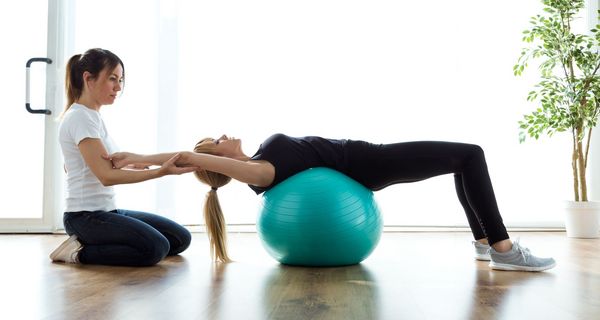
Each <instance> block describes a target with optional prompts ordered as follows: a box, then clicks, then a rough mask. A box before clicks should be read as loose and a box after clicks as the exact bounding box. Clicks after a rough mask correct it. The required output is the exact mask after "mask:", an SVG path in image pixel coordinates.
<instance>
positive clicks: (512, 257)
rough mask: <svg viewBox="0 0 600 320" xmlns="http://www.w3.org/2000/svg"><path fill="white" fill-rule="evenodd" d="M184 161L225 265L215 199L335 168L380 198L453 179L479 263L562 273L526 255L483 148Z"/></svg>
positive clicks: (277, 152)
mask: <svg viewBox="0 0 600 320" xmlns="http://www.w3.org/2000/svg"><path fill="white" fill-rule="evenodd" d="M180 154H181V157H180V158H179V159H178V160H177V162H176V164H177V165H178V166H194V167H199V168H201V169H202V170H198V171H196V176H197V177H198V178H199V179H200V180H201V181H202V182H204V183H206V184H208V185H209V186H210V187H211V190H210V191H209V193H208V195H207V199H206V204H205V219H206V224H207V229H208V234H209V238H210V242H211V252H212V254H213V256H214V257H215V258H216V259H217V260H220V261H229V257H228V256H227V251H226V246H225V222H224V219H223V214H222V212H221V208H220V205H219V202H218V198H217V196H216V191H217V189H218V188H220V187H221V186H223V185H225V184H227V183H228V182H229V181H230V180H231V178H233V179H236V180H239V181H240V182H243V183H247V184H248V185H249V187H250V188H251V189H252V190H254V191H255V192H256V193H257V194H260V193H262V192H265V191H267V190H269V189H270V188H272V187H274V186H275V185H277V184H278V183H280V182H282V181H284V180H285V179H287V178H288V177H290V176H292V175H294V174H296V173H299V172H301V171H304V170H306V169H309V168H312V167H328V168H331V169H334V170H337V171H339V172H341V173H344V174H345V175H347V176H349V177H350V178H352V179H354V180H356V181H358V182H359V183H361V184H363V185H364V186H365V187H367V188H369V189H371V190H373V191H377V190H381V189H383V188H385V187H387V186H389V185H392V184H396V183H405V182H415V181H420V180H424V179H427V178H431V177H434V176H438V175H442V174H448V173H453V174H454V181H455V186H456V191H457V194H458V199H459V201H460V203H461V204H462V206H463V208H464V210H465V213H466V215H467V219H468V221H469V225H470V227H471V231H472V233H473V236H474V237H475V240H476V241H473V245H474V247H475V250H476V258H477V259H478V260H491V262H490V267H492V268H493V269H499V270H519V271H543V270H547V269H550V268H552V267H554V266H555V261H554V259H552V258H539V257H536V256H533V255H532V254H531V253H530V252H529V250H528V249H527V248H525V247H523V246H521V245H520V244H519V243H518V242H512V241H511V240H510V239H509V236H508V233H507V231H506V228H505V226H504V224H503V222H502V217H501V216H500V212H499V210H498V206H497V204H496V198H495V195H494V190H493V188H492V183H491V181H490V177H489V174H488V170H487V164H486V161H485V156H484V153H483V150H482V149H481V148H480V147H479V146H477V145H472V144H464V143H453V142H433V141H422V142H405V143H394V144H372V143H369V142H364V141H356V140H346V139H344V140H336V139H325V138H321V137H301V138H295V137H289V136H286V135H283V134H275V135H273V136H271V137H269V138H268V139H267V140H266V141H264V142H263V143H262V144H261V145H260V147H259V148H258V151H257V152H256V153H255V154H254V155H253V156H251V157H250V156H247V155H246V154H245V153H244V152H243V151H242V148H241V141H240V140H239V139H234V138H229V137H227V136H225V135H223V136H221V137H220V138H218V139H213V138H206V139H203V140H201V141H200V142H198V143H197V144H196V146H195V148H194V152H181V153H180ZM173 155H174V154H173V153H164V154H156V155H139V154H134V153H127V152H119V153H115V154H112V155H111V156H110V157H109V158H110V160H112V162H113V166H114V167H115V168H122V167H125V166H127V165H132V164H147V163H151V164H157V165H159V164H162V163H164V162H165V160H167V159H169V158H171V157H172V156H173Z"/></svg>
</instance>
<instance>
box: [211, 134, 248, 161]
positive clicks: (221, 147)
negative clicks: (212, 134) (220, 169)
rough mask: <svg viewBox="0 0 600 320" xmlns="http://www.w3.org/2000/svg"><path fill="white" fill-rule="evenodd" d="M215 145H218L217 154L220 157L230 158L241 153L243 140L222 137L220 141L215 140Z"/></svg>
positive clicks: (216, 147)
mask: <svg viewBox="0 0 600 320" xmlns="http://www.w3.org/2000/svg"><path fill="white" fill-rule="evenodd" d="M214 143H215V145H216V146H215V153H216V154H218V155H222V156H226V157H230V156H235V155H238V154H239V152H241V146H242V140H240V139H235V138H234V137H231V138H230V137H228V136H227V135H222V136H221V137H219V138H218V139H215V140H214Z"/></svg>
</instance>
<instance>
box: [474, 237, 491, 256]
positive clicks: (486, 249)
mask: <svg viewBox="0 0 600 320" xmlns="http://www.w3.org/2000/svg"><path fill="white" fill-rule="evenodd" d="M473 246H474V247H475V259H477V260H480V261H490V260H492V258H491V257H490V246H488V245H487V244H483V243H480V242H477V241H473Z"/></svg>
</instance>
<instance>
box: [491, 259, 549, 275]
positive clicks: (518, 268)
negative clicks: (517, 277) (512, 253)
mask: <svg viewBox="0 0 600 320" xmlns="http://www.w3.org/2000/svg"><path fill="white" fill-rule="evenodd" d="M555 266H556V262H554V263H553V264H551V265H547V266H542V267H525V266H515V265H513V264H503V263H495V262H493V261H492V262H490V268H492V269H494V270H504V271H532V272H539V271H544V270H548V269H552V268H554V267H555Z"/></svg>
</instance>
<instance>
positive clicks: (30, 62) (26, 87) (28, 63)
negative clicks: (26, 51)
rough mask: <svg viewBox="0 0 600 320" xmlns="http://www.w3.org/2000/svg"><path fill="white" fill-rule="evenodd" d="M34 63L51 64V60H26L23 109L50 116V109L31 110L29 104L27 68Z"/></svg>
mask: <svg viewBox="0 0 600 320" xmlns="http://www.w3.org/2000/svg"><path fill="white" fill-rule="evenodd" d="M34 62H45V63H47V64H51V63H52V60H51V59H50V58H31V59H29V60H27V65H25V72H26V83H25V109H27V111H29V112H30V113H42V114H52V111H50V109H31V106H30V104H29V67H30V66H31V64H32V63H34Z"/></svg>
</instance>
